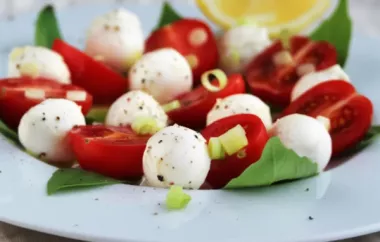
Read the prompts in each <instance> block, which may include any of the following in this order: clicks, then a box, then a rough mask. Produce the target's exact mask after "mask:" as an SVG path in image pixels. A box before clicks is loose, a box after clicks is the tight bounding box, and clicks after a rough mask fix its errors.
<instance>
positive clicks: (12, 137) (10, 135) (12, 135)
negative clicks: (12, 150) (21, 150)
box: [0, 120, 21, 146]
mask: <svg viewBox="0 0 380 242" xmlns="http://www.w3.org/2000/svg"><path fill="white" fill-rule="evenodd" d="M0 133H1V134H3V135H4V136H5V137H6V138H7V139H8V140H9V141H10V142H12V143H14V144H15V145H18V146H21V144H20V141H19V139H18V135H17V133H16V132H15V131H13V130H11V129H10V128H8V127H7V125H5V124H4V123H3V122H2V121H1V120H0Z"/></svg>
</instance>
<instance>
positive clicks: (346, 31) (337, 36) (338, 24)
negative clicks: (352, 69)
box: [310, 0, 352, 66]
mask: <svg viewBox="0 0 380 242" xmlns="http://www.w3.org/2000/svg"><path fill="white" fill-rule="evenodd" d="M351 33H352V21H351V17H350V14H349V6H348V0H339V5H338V6H337V8H336V9H335V11H334V13H333V14H332V16H330V17H329V18H328V19H326V20H325V21H324V22H323V23H322V24H321V25H320V26H319V27H318V28H317V29H316V30H315V31H314V32H313V33H312V34H311V35H310V38H311V39H313V40H326V41H328V42H329V43H331V44H333V45H334V46H335V48H336V49H337V51H338V63H339V64H340V65H341V66H344V64H345V63H346V60H347V57H348V51H349V48H350V41H351Z"/></svg>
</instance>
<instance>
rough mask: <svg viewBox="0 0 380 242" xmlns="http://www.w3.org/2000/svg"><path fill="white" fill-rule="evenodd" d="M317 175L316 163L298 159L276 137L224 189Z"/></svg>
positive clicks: (302, 158) (263, 184)
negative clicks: (256, 158)
mask: <svg viewBox="0 0 380 242" xmlns="http://www.w3.org/2000/svg"><path fill="white" fill-rule="evenodd" d="M317 173H318V164H317V163H315V162H312V161H311V160H310V159H308V158H306V157H299V156H298V155H297V154H296V153H295V152H294V151H293V150H290V149H288V148H286V147H285V146H284V145H283V144H282V143H281V141H280V139H279V138H278V137H273V138H271V139H270V140H269V141H268V143H267V144H266V145H265V148H264V151H263V153H262V155H261V158H260V159H259V160H258V161H257V162H256V163H254V164H252V165H250V166H249V167H248V168H247V169H246V170H245V171H244V172H243V173H242V174H241V175H240V176H239V177H237V178H235V179H232V180H231V181H230V182H229V183H228V184H227V185H226V186H225V187H224V188H225V189H234V188H245V187H256V186H267V185H271V184H273V183H275V182H279V181H286V180H294V179H299V178H305V177H310V176H313V175H316V174H317Z"/></svg>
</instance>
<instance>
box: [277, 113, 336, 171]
mask: <svg viewBox="0 0 380 242" xmlns="http://www.w3.org/2000/svg"><path fill="white" fill-rule="evenodd" d="M270 134H271V136H278V137H279V138H280V140H281V142H282V143H283V144H284V145H285V147H287V148H288V149H292V150H294V152H296V153H297V154H298V155H299V156H301V157H307V158H309V159H310V160H311V161H313V162H315V163H317V164H318V170H319V171H322V170H323V169H324V168H325V167H326V166H327V164H328V163H329V161H330V158H331V154H332V141H331V137H330V134H329V133H328V131H327V129H326V127H325V126H324V124H323V123H322V122H320V121H318V120H317V119H314V118H312V117H309V116H306V115H302V114H291V115H288V116H285V117H283V118H281V119H279V120H277V121H276V122H275V123H274V124H273V127H272V129H271V131H270Z"/></svg>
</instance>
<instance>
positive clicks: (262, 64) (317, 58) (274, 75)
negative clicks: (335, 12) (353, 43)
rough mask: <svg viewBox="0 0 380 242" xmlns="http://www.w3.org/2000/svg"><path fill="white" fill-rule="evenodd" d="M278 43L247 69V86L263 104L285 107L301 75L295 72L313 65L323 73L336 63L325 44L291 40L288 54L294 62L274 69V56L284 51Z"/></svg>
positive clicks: (332, 53)
mask: <svg viewBox="0 0 380 242" xmlns="http://www.w3.org/2000/svg"><path fill="white" fill-rule="evenodd" d="M283 50H284V47H283V45H282V43H281V42H280V41H276V42H275V43H273V44H272V45H271V46H270V47H268V48H267V49H266V50H265V51H263V52H262V53H261V54H260V55H258V56H257V57H256V58H255V59H254V60H253V61H252V62H251V63H250V64H249V65H248V67H247V69H246V77H247V82H248V84H249V86H250V88H251V91H252V93H253V94H254V95H256V96H258V97H260V98H261V99H262V100H263V101H266V102H269V103H271V104H274V105H276V106H280V107H285V106H286V105H288V104H289V103H290V94H291V91H292V89H293V87H294V85H295V83H296V82H297V81H298V80H299V79H300V77H301V76H302V75H300V72H299V71H298V68H299V67H301V65H304V64H312V65H313V66H314V68H315V70H317V71H318V70H323V69H325V68H328V67H330V66H332V65H334V64H336V62H337V52H336V50H335V48H334V46H332V45H331V44H329V43H328V42H325V41H318V42H313V41H311V40H309V39H308V38H306V37H301V36H294V37H292V38H291V39H290V53H291V55H292V57H293V62H292V63H291V64H287V65H280V66H279V65H276V64H275V63H274V60H273V59H274V56H275V55H276V54H277V53H279V52H281V51H283Z"/></svg>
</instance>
